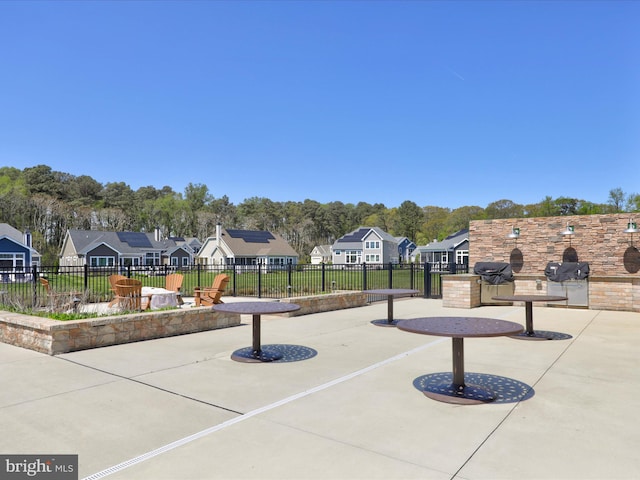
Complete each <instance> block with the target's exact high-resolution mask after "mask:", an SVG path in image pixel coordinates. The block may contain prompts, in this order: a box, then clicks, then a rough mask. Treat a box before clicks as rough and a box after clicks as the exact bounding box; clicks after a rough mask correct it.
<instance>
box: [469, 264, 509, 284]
mask: <svg viewBox="0 0 640 480" xmlns="http://www.w3.org/2000/svg"><path fill="white" fill-rule="evenodd" d="M473 273H475V274H476V275H480V278H482V280H484V281H485V282H488V283H491V284H493V285H501V284H503V283H507V282H513V271H512V270H511V265H510V264H508V263H502V262H478V263H476V264H475V265H474V266H473Z"/></svg>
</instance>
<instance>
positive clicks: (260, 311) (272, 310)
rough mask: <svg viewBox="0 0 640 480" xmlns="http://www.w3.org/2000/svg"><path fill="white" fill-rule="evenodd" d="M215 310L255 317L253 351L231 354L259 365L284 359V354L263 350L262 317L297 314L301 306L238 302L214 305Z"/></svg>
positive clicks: (236, 358) (238, 351) (241, 360)
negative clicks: (261, 335) (289, 313)
mask: <svg viewBox="0 0 640 480" xmlns="http://www.w3.org/2000/svg"><path fill="white" fill-rule="evenodd" d="M213 309H214V310H216V311H218V312H227V313H238V314H241V315H252V316H253V345H252V349H251V351H250V352H249V353H248V354H245V351H246V350H247V349H241V350H236V351H235V352H233V353H232V354H231V358H232V359H233V360H236V361H238V362H246V363H259V362H273V361H274V360H280V359H281V358H282V354H280V353H278V352H271V351H270V352H267V351H263V350H262V347H261V345H260V315H268V314H277V313H288V312H295V311H296V310H300V305H296V304H295V303H280V302H236V303H219V304H217V305H214V306H213ZM243 350H244V351H243Z"/></svg>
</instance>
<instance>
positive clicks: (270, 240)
mask: <svg viewBox="0 0 640 480" xmlns="http://www.w3.org/2000/svg"><path fill="white" fill-rule="evenodd" d="M196 261H197V262H198V263H199V264H201V265H257V264H261V265H269V266H278V265H287V264H293V265H295V264H297V263H298V254H297V253H296V251H295V250H294V249H293V248H292V247H291V246H290V245H289V244H288V243H287V242H286V240H285V239H284V238H282V237H281V236H280V235H278V234H276V233H272V232H268V231H265V230H231V229H229V230H227V229H224V228H222V226H221V225H217V227H216V234H215V236H213V237H209V238H207V239H206V240H205V241H204V244H203V245H202V248H201V249H200V252H198V255H197V257H196Z"/></svg>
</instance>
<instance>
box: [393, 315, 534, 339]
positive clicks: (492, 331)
mask: <svg viewBox="0 0 640 480" xmlns="http://www.w3.org/2000/svg"><path fill="white" fill-rule="evenodd" d="M397 327H398V328H399V329H400V330H404V331H406V332H411V333H420V334H422V335H435V336H437V337H455V338H465V337H501V336H503V335H516V334H518V333H521V332H523V331H524V328H523V327H522V325H520V324H519V323H515V322H508V321H506V320H498V319H496V318H482V317H425V318H412V319H410V320H399V321H398V325H397Z"/></svg>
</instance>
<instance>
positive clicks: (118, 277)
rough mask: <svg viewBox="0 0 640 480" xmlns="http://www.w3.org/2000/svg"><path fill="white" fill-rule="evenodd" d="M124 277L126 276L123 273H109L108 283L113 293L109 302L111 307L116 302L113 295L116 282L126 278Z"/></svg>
mask: <svg viewBox="0 0 640 480" xmlns="http://www.w3.org/2000/svg"><path fill="white" fill-rule="evenodd" d="M126 279H127V277H125V276H124V275H118V274H114V275H109V284H110V285H111V292H112V293H113V298H112V299H111V301H110V302H109V306H110V307H113V306H114V305H115V304H116V303H118V302H117V300H116V297H115V295H116V283H118V282H119V281H120V280H126Z"/></svg>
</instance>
